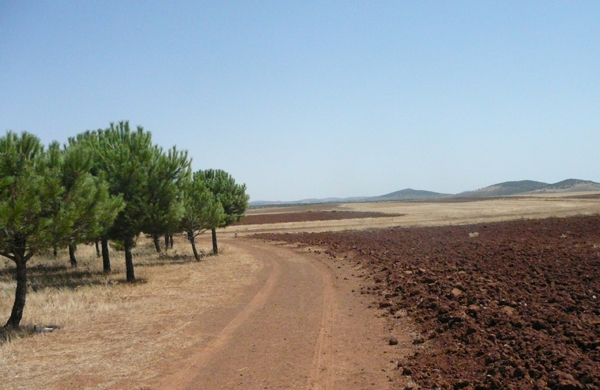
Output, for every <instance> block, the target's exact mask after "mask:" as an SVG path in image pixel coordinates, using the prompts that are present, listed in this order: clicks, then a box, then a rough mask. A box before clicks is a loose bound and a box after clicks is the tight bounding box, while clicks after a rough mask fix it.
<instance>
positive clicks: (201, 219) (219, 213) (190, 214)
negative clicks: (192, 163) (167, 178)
mask: <svg viewBox="0 0 600 390" xmlns="http://www.w3.org/2000/svg"><path fill="white" fill-rule="evenodd" d="M183 205H184V215H183V218H182V220H181V227H182V228H183V230H184V231H185V232H186V233H187V237H188V239H189V241H190V244H192V251H193V252H194V258H195V259H196V260H198V261H199V260H200V256H199V255H198V250H197V249H196V237H197V236H199V235H200V234H202V233H204V232H205V231H206V230H208V229H210V228H211V227H213V226H219V225H220V224H221V221H222V220H223V219H224V218H225V211H224V210H223V206H222V205H221V203H220V202H219V201H218V200H217V199H216V198H215V196H214V195H213V194H212V192H211V191H210V190H209V189H208V188H207V187H206V185H205V184H204V181H203V177H202V173H201V172H196V173H194V175H193V177H192V179H191V180H189V181H188V182H186V183H185V185H184V186H183Z"/></svg>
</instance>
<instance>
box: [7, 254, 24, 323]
mask: <svg viewBox="0 0 600 390" xmlns="http://www.w3.org/2000/svg"><path fill="white" fill-rule="evenodd" d="M19 252H21V253H19V254H15V258H16V259H15V263H16V265H17V270H16V277H17V289H16V291H15V303H14V304H13V308H12V311H11V313H10V318H9V319H8V321H7V322H6V325H4V327H5V328H9V329H17V328H18V327H19V324H20V323H21V318H23V309H24V308H25V300H26V297H27V261H26V260H25V248H24V247H23V250H19Z"/></svg>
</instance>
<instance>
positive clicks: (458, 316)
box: [257, 216, 600, 390]
mask: <svg viewBox="0 0 600 390" xmlns="http://www.w3.org/2000/svg"><path fill="white" fill-rule="evenodd" d="M472 232H478V233H479V235H478V236H475V237H473V236H470V234H469V233H472ZM257 237H259V238H267V239H272V240H278V241H287V242H301V243H306V244H308V245H318V246H323V247H328V248H329V249H328V250H327V253H329V254H331V255H332V256H335V255H339V254H342V253H350V252H351V253H354V254H357V256H355V259H358V260H359V261H361V262H362V263H363V264H364V265H367V266H368V267H370V269H371V271H372V272H373V274H374V275H373V278H374V280H375V282H378V281H379V283H377V284H376V286H375V287H372V288H370V289H369V291H368V292H369V293H372V294H376V295H377V297H378V300H379V302H380V307H385V308H386V309H387V310H388V312H389V315H390V316H394V315H396V314H397V313H398V312H399V311H400V310H401V309H402V310H403V311H406V313H408V315H409V316H410V317H411V318H412V319H413V320H414V322H415V323H416V324H417V326H418V328H419V329H420V332H421V336H420V337H417V338H416V340H415V342H416V343H417V344H419V352H417V353H416V354H415V355H414V356H412V357H411V358H409V359H408V361H404V362H402V363H401V364H399V367H402V368H401V369H402V373H403V374H404V375H411V377H412V379H413V380H414V381H415V382H416V383H418V384H419V385H420V386H422V387H423V388H428V389H429V388H441V389H463V388H464V389H478V390H483V389H557V390H570V389H573V390H575V389H600V303H599V300H600V217H599V216H594V217H575V218H566V219H557V218H550V219H544V220H530V221H512V222H501V223H494V224H491V223H490V224H479V225H470V226H451V227H427V228H410V229H401V228H394V229H385V230H370V231H353V232H336V233H331V232H328V233H299V234H277V235H276V234H268V235H258V236H257Z"/></svg>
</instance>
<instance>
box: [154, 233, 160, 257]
mask: <svg viewBox="0 0 600 390" xmlns="http://www.w3.org/2000/svg"><path fill="white" fill-rule="evenodd" d="M152 241H154V249H156V252H157V253H160V242H159V237H158V234H153V235H152Z"/></svg>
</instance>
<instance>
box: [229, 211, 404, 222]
mask: <svg viewBox="0 0 600 390" xmlns="http://www.w3.org/2000/svg"><path fill="white" fill-rule="evenodd" d="M398 216H400V214H386V213H377V212H367V211H307V212H299V213H277V214H255V215H248V216H247V217H246V218H244V219H242V220H241V221H240V222H237V223H236V224H235V225H264V224H270V223H283V222H309V221H334V220H341V219H354V218H378V217H398Z"/></svg>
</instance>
